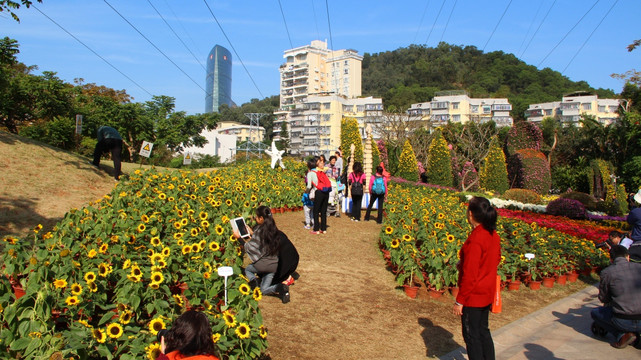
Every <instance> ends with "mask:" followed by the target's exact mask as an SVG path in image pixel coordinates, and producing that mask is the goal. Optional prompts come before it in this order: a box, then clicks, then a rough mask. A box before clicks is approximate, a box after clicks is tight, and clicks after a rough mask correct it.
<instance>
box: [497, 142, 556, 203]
mask: <svg viewBox="0 0 641 360" xmlns="http://www.w3.org/2000/svg"><path fill="white" fill-rule="evenodd" d="M507 171H508V178H509V181H510V184H512V187H513V188H520V189H530V190H534V191H535V192H537V193H538V194H541V195H544V194H547V193H548V192H549V191H550V184H551V182H552V180H551V177H550V167H549V165H548V161H547V159H546V158H545V155H543V153H541V152H540V151H536V150H532V149H521V150H517V151H516V153H515V154H514V155H512V156H510V158H509V160H508V163H507Z"/></svg>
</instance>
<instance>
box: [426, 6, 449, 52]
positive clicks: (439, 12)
mask: <svg viewBox="0 0 641 360" xmlns="http://www.w3.org/2000/svg"><path fill="white" fill-rule="evenodd" d="M444 5H445V0H443V3H442V4H441V8H440V9H438V14H436V19H434V24H432V28H431V29H430V33H429V34H427V39H426V40H425V45H427V43H428V42H429V41H430V36H432V31H433V30H434V26H436V21H437V20H438V17H439V16H441V10H443V6H444Z"/></svg>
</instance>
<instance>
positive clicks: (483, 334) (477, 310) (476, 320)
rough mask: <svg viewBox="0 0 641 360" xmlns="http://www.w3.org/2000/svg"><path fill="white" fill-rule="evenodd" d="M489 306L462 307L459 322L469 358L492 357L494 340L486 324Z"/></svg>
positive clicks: (487, 359) (484, 358)
mask: <svg viewBox="0 0 641 360" xmlns="http://www.w3.org/2000/svg"><path fill="white" fill-rule="evenodd" d="M490 306H491V305H488V306H486V307H468V306H464V307H463V316H461V324H462V325H463V339H464V340H465V347H466V349H467V356H468V358H469V360H477V359H483V360H490V359H494V342H493V341H492V335H491V334H490V328H489V324H488V316H489V314H490Z"/></svg>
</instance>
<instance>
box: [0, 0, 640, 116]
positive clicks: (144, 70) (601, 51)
mask: <svg viewBox="0 0 641 360" xmlns="http://www.w3.org/2000/svg"><path fill="white" fill-rule="evenodd" d="M150 3H151V4H152V5H153V7H152V6H151V5H150ZM109 4H111V6H113V8H115V9H116V10H117V11H118V12H119V13H120V14H122V16H123V17H124V18H126V20H127V21H129V22H130V23H132V24H133V25H134V26H135V27H136V28H137V29H138V30H139V31H140V32H141V33H142V34H143V35H144V36H145V37H146V38H148V39H149V40H150V41H151V42H152V43H153V44H154V45H155V46H156V47H158V48H159V49H160V50H161V51H162V52H163V53H164V54H165V55H166V56H167V57H168V58H169V59H171V61H170V60H168V59H167V57H165V55H162V54H161V53H160V52H159V51H158V50H157V49H156V48H155V47H154V45H151V44H150V43H149V42H148V41H147V40H145V38H143V36H141V35H140V34H139V33H138V32H137V31H136V30H135V29H134V28H132V27H131V26H130V25H129V24H128V23H127V22H126V21H125V20H123V18H122V17H121V16H120V15H118V14H117V13H116V11H114V10H113V9H112V8H111V7H110V6H109ZM206 4H207V5H209V7H210V8H211V10H212V12H213V14H214V15H215V16H216V18H217V19H218V21H219V22H220V25H221V26H222V28H223V30H224V32H225V33H226V35H227V37H228V38H229V40H230V41H231V44H230V42H229V41H228V40H227V39H226V37H225V36H224V35H223V32H222V31H221V29H220V28H219V26H218V24H217V23H216V21H215V20H214V17H213V16H212V14H211V13H210V11H209V9H208V8H207V5H206ZM280 5H282V12H283V14H284V16H285V21H283V15H282V14H281V7H280V6H279V1H278V0H268V1H257V0H256V1H254V0H252V1H243V0H236V1H222V0H216V1H214V0H207V1H206V3H205V1H202V0H184V1H176V0H173V1H172V0H135V1H132V0H107V1H98V0H93V1H89V0H44V3H42V4H37V3H36V4H35V6H36V7H37V8H38V9H40V10H41V11H42V13H44V14H46V15H47V16H49V17H50V18H51V19H53V20H54V21H56V22H57V23H58V24H60V25H61V26H62V27H64V28H65V29H66V30H67V31H69V32H70V33H72V34H73V35H74V36H75V37H77V38H79V39H80V40H81V41H82V42H83V43H85V44H86V45H87V46H89V47H90V48H91V49H92V50H94V51H95V52H96V53H98V54H99V55H100V56H101V57H103V58H105V59H106V60H107V61H109V62H110V63H111V64H112V65H113V66H115V67H116V68H118V70H120V71H121V72H122V73H124V74H125V75H126V76H127V77H129V78H130V79H131V80H133V81H134V82H135V83H136V84H138V85H140V87H139V86H137V85H136V84H134V83H133V82H132V81H131V80H129V79H127V77H125V76H123V75H121V74H120V73H119V72H118V71H116V70H114V69H113V68H112V67H111V66H109V65H108V64H107V63H105V62H104V61H103V60H101V59H100V58H99V57H98V56H96V55H94V54H93V53H92V52H91V51H89V50H87V48H85V47H84V46H83V45H82V44H80V43H79V42H77V41H76V40H75V39H74V38H72V37H71V36H69V35H68V34H67V33H65V32H64V31H63V30H62V29H60V28H59V27H58V26H57V25H55V24H54V23H53V22H51V21H50V20H49V19H48V18H47V17H45V16H44V15H43V14H41V13H40V12H39V11H37V10H36V9H35V8H33V7H32V8H30V9H27V8H24V7H22V8H20V9H19V10H18V11H17V14H18V16H19V17H20V19H21V22H20V23H16V22H15V21H13V20H12V19H11V18H10V17H9V15H7V14H6V13H0V28H1V29H3V30H2V33H3V34H2V33H0V34H2V36H9V37H10V38H13V39H16V40H18V42H19V45H20V54H19V55H18V60H19V61H21V62H23V63H25V64H27V65H37V66H38V70H36V71H35V72H34V73H36V74H39V73H41V72H42V71H55V72H57V73H58V76H59V77H60V78H62V79H63V80H65V81H68V82H72V81H73V80H74V79H75V78H83V79H84V80H85V82H90V83H96V84H99V85H105V86H108V87H111V88H114V89H124V90H126V91H127V93H129V94H130V95H132V96H133V97H134V101H137V102H144V101H147V100H150V99H151V96H150V95H149V94H148V93H151V94H153V95H168V96H172V97H174V98H176V110H184V111H186V112H187V113H190V114H194V113H202V112H203V111H204V107H205V93H204V90H203V89H204V87H205V70H204V69H203V67H202V66H203V65H205V59H206V57H207V54H208V53H209V51H210V50H211V48H212V47H214V45H216V44H219V45H222V46H224V47H226V48H228V49H229V50H230V51H232V57H233V61H234V65H233V75H232V78H233V80H232V81H233V86H232V98H233V100H234V101H235V102H236V103H238V104H241V103H244V102H247V101H249V100H250V99H252V98H262V97H265V96H270V95H276V94H278V91H279V72H278V67H279V65H280V64H281V63H282V62H283V57H282V56H283V51H284V50H286V49H289V48H291V47H292V45H293V47H297V46H302V45H305V44H309V43H310V42H311V40H314V39H321V40H327V41H328V44H329V46H330V47H332V46H333V48H334V49H345V48H351V49H355V50H357V51H358V52H359V53H360V54H364V53H377V52H382V51H391V50H395V49H397V48H400V47H406V46H408V45H410V44H413V43H414V44H425V45H427V46H430V47H432V46H436V45H437V44H438V42H439V41H441V40H442V41H445V42H448V43H450V44H455V45H474V46H476V47H478V48H479V49H481V50H483V49H484V50H485V51H486V52H489V51H495V50H501V51H504V52H506V53H514V54H515V55H516V56H517V57H519V58H520V59H522V60H523V61H525V62H526V63H528V64H531V65H535V66H537V67H538V68H545V67H550V68H552V69H553V70H557V71H560V72H562V73H563V74H564V75H566V76H568V77H569V78H570V79H572V80H575V81H578V80H585V81H587V82H588V83H589V84H590V85H592V86H593V87H603V88H609V89H613V90H614V91H615V92H620V90H621V88H622V85H623V84H622V82H621V81H620V80H616V79H612V78H611V77H610V74H612V73H623V72H625V71H628V70H630V69H633V68H637V69H639V68H640V67H641V66H639V63H640V62H641V49H638V50H636V51H634V52H631V53H629V52H628V51H627V49H626V46H627V45H628V44H630V43H632V41H633V40H635V39H639V38H641V31H639V25H638V24H639V19H638V16H639V14H641V1H638V0H618V1H617V0H599V1H597V0H543V1H525V0H495V1H478V0H430V1H427V0H425V1H378V0H370V1H345V0H342V1H338V0H327V1H324V0H313V1H312V0H296V1H293V0H280ZM508 5H509V6H508ZM154 7H155V9H157V10H158V12H159V13H160V15H162V17H161V16H160V15H158V13H157V12H156V10H154ZM327 9H329V16H328V12H327ZM506 9H507V11H506ZM588 10H590V11H589V12H588ZM586 13H587V14H586ZM503 14H505V15H504V16H503V17H502V15H503ZM546 14H547V17H546ZM606 14H607V16H606ZM501 17H502V19H501ZM163 18H164V20H165V21H167V23H169V25H171V27H172V28H173V30H174V31H175V32H176V33H177V34H178V36H179V37H180V39H181V40H182V42H183V43H185V44H186V47H187V48H188V49H189V50H188V49H187V48H186V47H185V46H184V45H183V44H182V43H181V40H179V39H178V38H177V37H176V36H175V35H174V34H173V32H172V30H171V29H170V28H169V27H168V26H167V25H166V24H165V22H164V21H163ZM328 18H329V26H328ZM499 19H501V21H500V22H499ZM285 24H287V29H288V30H289V36H288V32H287V31H286V27H285ZM497 24H498V26H497ZM599 24H600V25H599ZM330 28H331V35H330V30H329V29H330ZM494 29H496V30H495V31H494ZM537 29H538V31H536V30H537ZM595 29H596V30H595ZM591 34H592V35H591ZM590 35H591V36H590ZM290 39H291V45H290ZM528 44H529V46H528ZM584 44H585V45H584ZM232 45H233V48H234V49H235V51H236V52H237V54H236V53H235V52H234V50H233V49H232ZM526 47H527V49H526ZM190 51H191V53H193V54H194V55H195V57H194V56H192V54H191V53H190ZM239 57H240V59H242V61H243V62H244V65H245V66H244V67H243V66H242V65H241V63H240V61H239ZM573 57H574V59H573V60H572V58H573ZM172 62H173V63H175V64H176V65H177V66H176V65H174V64H172ZM201 64H202V65H201ZM245 68H246V69H247V71H246V70H245ZM185 74H187V75H185ZM252 79H253V81H252ZM254 83H255V85H254ZM141 87H142V88H143V89H141Z"/></svg>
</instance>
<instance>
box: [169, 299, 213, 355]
mask: <svg viewBox="0 0 641 360" xmlns="http://www.w3.org/2000/svg"><path fill="white" fill-rule="evenodd" d="M158 341H160V350H161V352H162V354H160V356H158V358H157V360H178V359H181V360H182V359H185V360H187V359H189V360H218V358H217V357H216V346H215V345H214V341H213V340H212V338H211V326H210V325H209V319H207V315H205V314H204V313H202V312H198V311H193V310H189V311H186V312H184V313H183V314H182V315H180V317H179V318H178V319H176V321H174V324H173V326H172V327H171V329H169V330H161V331H159V332H158Z"/></svg>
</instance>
